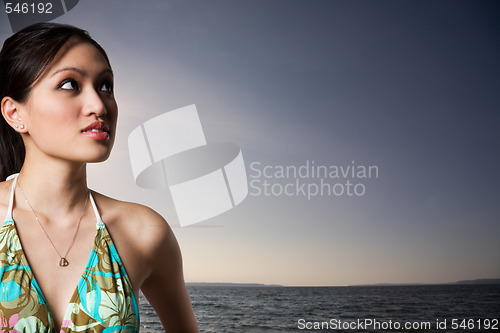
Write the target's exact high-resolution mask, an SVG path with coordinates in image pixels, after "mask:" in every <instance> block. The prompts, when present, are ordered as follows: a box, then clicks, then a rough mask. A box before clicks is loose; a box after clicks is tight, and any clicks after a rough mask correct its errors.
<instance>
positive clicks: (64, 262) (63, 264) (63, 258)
mask: <svg viewBox="0 0 500 333" xmlns="http://www.w3.org/2000/svg"><path fill="white" fill-rule="evenodd" d="M17 185H18V186H19V189H20V190H21V192H22V193H23V196H24V200H26V203H27V204H28V206H29V207H30V209H31V212H32V213H33V215H34V216H35V220H36V221H37V222H38V224H39V225H40V227H41V228H42V230H43V232H44V233H45V236H47V239H48V240H49V242H50V244H51V245H52V247H53V248H54V250H56V252H57V255H58V256H59V257H60V258H61V259H60V260H59V266H61V267H66V266H68V265H69V262H68V259H66V257H67V256H68V253H69V251H70V250H71V248H72V247H73V244H74V243H75V239H76V235H77V234H78V229H80V222H82V218H83V213H84V212H85V207H87V201H88V200H89V196H88V195H87V197H86V198H85V203H84V204H83V208H82V214H81V215H80V219H79V220H78V224H77V225H76V231H75V235H74V236H73V240H72V241H71V244H70V245H69V248H68V250H67V251H66V254H65V255H64V256H62V255H61V254H60V253H59V251H57V248H56V247H55V245H54V243H53V242H52V240H51V239H50V237H49V234H48V233H47V231H45V228H44V227H43V225H42V223H41V222H40V219H39V218H38V216H37V215H36V213H35V210H34V209H33V207H31V204H30V202H29V201H28V197H27V196H26V194H25V193H24V191H23V188H22V187H21V184H19V180H17Z"/></svg>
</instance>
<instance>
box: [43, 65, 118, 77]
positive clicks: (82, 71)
mask: <svg viewBox="0 0 500 333" xmlns="http://www.w3.org/2000/svg"><path fill="white" fill-rule="evenodd" d="M66 71H71V72H76V73H78V74H80V75H83V76H85V75H87V72H86V71H84V70H81V69H79V68H76V67H64V68H60V69H58V70H56V71H55V72H54V73H52V74H51V75H50V77H53V76H55V75H56V74H59V73H61V72H66ZM105 73H109V74H111V75H113V71H112V70H111V69H109V68H106V69H104V70H103V71H101V73H99V75H102V74H105Z"/></svg>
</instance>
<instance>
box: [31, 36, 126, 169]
mask: <svg viewBox="0 0 500 333" xmlns="http://www.w3.org/2000/svg"><path fill="white" fill-rule="evenodd" d="M24 109H25V110H24V112H23V113H24V114H23V115H22V116H23V117H24V119H23V120H24V122H25V123H26V125H27V126H26V129H27V131H28V132H27V133H28V135H27V136H25V143H26V150H27V155H28V154H30V153H31V152H32V151H31V150H33V152H35V151H36V152H40V153H43V154H46V155H49V156H52V157H56V158H61V159H65V160H71V161H78V162H100V161H103V160H105V159H106V158H107V157H108V156H109V154H110V152H111V148H112V146H113V142H114V138H115V130H116V119H117V115H118V107H117V104H116V101H115V98H114V94H113V73H112V72H111V68H110V67H109V65H108V63H107V62H106V59H105V58H104V56H103V55H102V54H101V53H100V52H99V51H98V50H97V49H96V48H95V47H94V46H93V45H91V44H89V43H87V42H83V41H81V40H79V39H70V40H69V41H68V42H67V43H66V44H65V45H64V46H63V48H62V49H61V50H60V51H59V53H58V54H57V56H56V57H55V59H54V60H53V61H52V63H51V64H50V65H49V66H48V67H47V68H46V70H45V71H44V73H43V75H42V76H41V77H40V79H38V80H37V82H35V84H34V86H33V88H32V90H31V93H30V96H29V98H28V100H27V101H26V102H25V103H24Z"/></svg>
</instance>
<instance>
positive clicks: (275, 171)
mask: <svg viewBox="0 0 500 333" xmlns="http://www.w3.org/2000/svg"><path fill="white" fill-rule="evenodd" d="M248 176H249V178H250V181H249V187H250V190H249V194H250V195H251V196H289V197H305V198H307V200H311V199H312V198H314V197H318V196H333V197H340V196H348V197H361V196H363V195H365V194H366V193H367V181H368V180H370V179H377V178H379V168H378V166H377V165H362V164H358V163H356V162H355V161H351V162H350V163H348V164H342V165H325V164H318V163H316V162H315V161H314V160H306V161H305V162H304V163H302V164H300V165H271V164H265V163H261V162H258V161H254V162H252V163H250V172H249V175H248Z"/></svg>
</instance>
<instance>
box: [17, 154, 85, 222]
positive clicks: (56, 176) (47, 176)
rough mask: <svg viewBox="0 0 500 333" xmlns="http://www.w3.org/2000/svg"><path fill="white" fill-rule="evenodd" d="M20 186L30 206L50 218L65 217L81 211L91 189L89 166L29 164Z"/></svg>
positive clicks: (21, 174) (54, 163)
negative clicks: (88, 175)
mask: <svg viewBox="0 0 500 333" xmlns="http://www.w3.org/2000/svg"><path fill="white" fill-rule="evenodd" d="M18 182H19V184H20V185H21V186H22V188H23V191H24V192H25V194H26V196H27V197H28V199H29V201H30V204H31V205H32V206H33V207H34V208H35V209H36V210H37V212H40V213H41V214H44V215H46V216H53V217H57V216H64V215H69V214H72V213H73V212H74V211H75V209H81V207H82V204H83V202H84V200H85V197H86V196H87V195H88V189H87V169H86V163H69V162H68V161H57V160H48V161H47V160H45V161H44V163H31V162H30V161H29V160H28V159H27V160H25V163H24V165H23V168H22V169H21V171H20V173H19V177H18Z"/></svg>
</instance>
